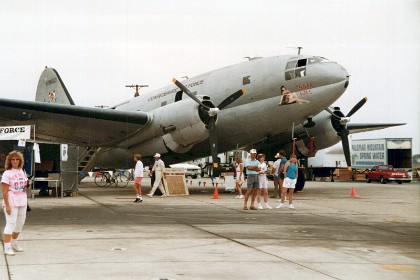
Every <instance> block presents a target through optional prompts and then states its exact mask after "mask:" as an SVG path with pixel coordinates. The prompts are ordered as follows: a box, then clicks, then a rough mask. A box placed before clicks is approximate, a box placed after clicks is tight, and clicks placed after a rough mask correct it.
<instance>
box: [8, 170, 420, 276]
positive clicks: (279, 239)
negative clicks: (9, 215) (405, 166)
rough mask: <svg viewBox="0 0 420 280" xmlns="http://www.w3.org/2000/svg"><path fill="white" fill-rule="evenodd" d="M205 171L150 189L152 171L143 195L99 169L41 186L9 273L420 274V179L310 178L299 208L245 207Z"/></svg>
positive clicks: (297, 202)
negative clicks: (55, 190) (165, 193)
mask: <svg viewBox="0 0 420 280" xmlns="http://www.w3.org/2000/svg"><path fill="white" fill-rule="evenodd" d="M197 181H198V180H194V184H193V186H192V187H191V186H190V196H185V197H166V198H160V197H158V196H155V197H154V198H149V197H147V196H145V194H146V193H147V192H148V191H149V190H150V180H149V179H145V180H144V181H143V188H142V190H143V199H144V201H143V202H142V203H133V200H134V198H135V197H134V195H133V190H132V188H131V186H132V184H130V185H129V186H127V187H126V188H124V189H118V188H99V187H96V186H95V185H94V183H92V180H91V179H89V178H88V179H87V180H86V182H82V183H81V185H80V187H79V191H80V192H79V196H77V197H65V198H55V197H38V196H36V198H35V200H30V205H31V207H32V212H30V213H28V216H27V220H26V225H25V227H24V229H23V232H22V234H21V238H20V240H19V242H20V246H21V247H23V248H24V249H25V251H24V252H22V253H16V255H15V256H7V257H6V256H4V255H1V256H0V279H2V280H3V279H13V280H21V279H22V280H23V279H25V280H26V279H31V280H37V279H42V280H46V279H73V280H74V279H312V280H314V279H381V280H387V279H420V227H419V225H420V216H419V214H420V211H419V210H420V199H419V198H420V193H419V184H418V182H412V183H410V184H403V185H398V184H386V185H382V184H376V183H371V184H367V183H365V182H334V183H331V182H307V183H306V186H305V189H304V191H303V192H301V193H297V194H295V200H294V202H293V205H294V206H295V207H296V209H295V210H291V209H288V208H287V207H285V208H282V209H275V206H277V200H276V199H272V198H270V199H269V203H270V205H271V206H272V207H273V209H272V210H257V211H251V210H248V211H245V210H242V207H243V200H239V199H235V198H234V197H235V195H234V194H231V193H223V188H222V186H221V188H220V192H219V196H220V198H221V199H219V200H214V199H211V198H212V197H213V188H212V187H211V183H210V182H209V180H208V179H207V180H206V181H207V186H206V187H203V186H202V184H201V187H198V183H197ZM270 184H271V185H270V187H271V188H272V182H271V181H270ZM209 186H210V187H209ZM352 187H355V190H356V194H357V195H356V197H354V198H352V197H351V196H350V194H351V189H352ZM248 206H249V204H248ZM286 206H287V203H286ZM1 216H2V217H1V218H0V220H1V226H2V227H3V226H4V215H1Z"/></svg>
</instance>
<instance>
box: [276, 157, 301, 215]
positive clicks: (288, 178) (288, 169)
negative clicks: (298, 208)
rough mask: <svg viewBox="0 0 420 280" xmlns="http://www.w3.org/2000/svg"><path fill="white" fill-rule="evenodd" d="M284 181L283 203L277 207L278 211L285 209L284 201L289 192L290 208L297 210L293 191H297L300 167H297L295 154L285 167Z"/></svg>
mask: <svg viewBox="0 0 420 280" xmlns="http://www.w3.org/2000/svg"><path fill="white" fill-rule="evenodd" d="M283 174H284V181H283V189H282V194H281V201H280V204H279V205H278V206H277V207H276V208H277V209H279V208H281V207H283V203H284V199H285V196H286V193H287V190H289V208H290V209H295V207H294V206H293V204H292V203H293V191H294V190H295V185H296V181H297V178H298V166H297V158H296V155H295V154H292V155H291V156H290V159H289V161H288V162H286V164H285V165H284V172H283Z"/></svg>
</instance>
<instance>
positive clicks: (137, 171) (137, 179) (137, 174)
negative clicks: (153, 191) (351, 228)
mask: <svg viewBox="0 0 420 280" xmlns="http://www.w3.org/2000/svg"><path fill="white" fill-rule="evenodd" d="M134 161H135V162H136V167H135V168H134V185H133V189H134V192H135V193H136V199H135V200H134V202H142V201H143V198H142V197H141V181H142V180H143V162H141V155H140V154H135V155H134Z"/></svg>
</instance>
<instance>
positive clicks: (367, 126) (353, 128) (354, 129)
mask: <svg viewBox="0 0 420 280" xmlns="http://www.w3.org/2000/svg"><path fill="white" fill-rule="evenodd" d="M400 125H406V123H349V124H347V129H348V130H349V132H350V133H351V134H354V133H359V132H366V131H373V130H379V129H384V128H388V127H393V126H400Z"/></svg>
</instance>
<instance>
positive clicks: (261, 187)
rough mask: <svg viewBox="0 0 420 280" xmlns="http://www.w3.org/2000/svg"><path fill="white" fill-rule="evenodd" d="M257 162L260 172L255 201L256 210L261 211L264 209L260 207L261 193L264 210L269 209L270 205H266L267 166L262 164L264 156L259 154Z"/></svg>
mask: <svg viewBox="0 0 420 280" xmlns="http://www.w3.org/2000/svg"><path fill="white" fill-rule="evenodd" d="M257 159H258V161H259V162H260V166H261V167H260V168H261V169H260V171H259V172H258V182H259V189H258V191H257V201H258V206H257V208H258V209H260V210H262V209H264V208H263V207H262V205H261V192H262V193H263V195H264V203H265V209H271V207H270V205H268V189H267V186H268V182H267V175H266V172H267V170H268V167H267V164H266V163H265V162H264V160H265V155H264V154H259V155H258V156H257Z"/></svg>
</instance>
